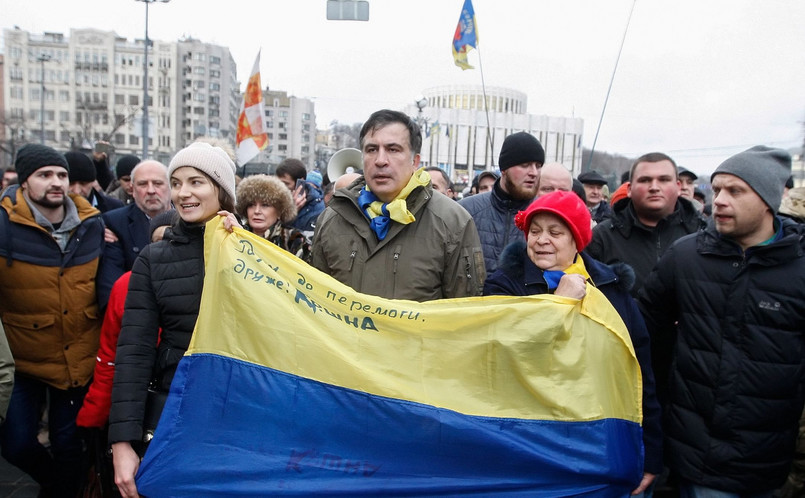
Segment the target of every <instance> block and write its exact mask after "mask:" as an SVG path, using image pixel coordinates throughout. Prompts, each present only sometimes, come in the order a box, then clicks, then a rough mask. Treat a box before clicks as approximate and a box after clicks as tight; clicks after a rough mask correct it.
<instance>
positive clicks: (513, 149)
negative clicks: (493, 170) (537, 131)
mask: <svg viewBox="0 0 805 498" xmlns="http://www.w3.org/2000/svg"><path fill="white" fill-rule="evenodd" d="M530 162H538V163H540V164H542V163H544V162H545V149H543V148H542V144H540V143H539V140H537V139H536V137H535V136H534V135H531V134H530V133H526V132H524V131H521V132H518V133H515V134H513V135H509V136H508V137H506V140H504V141H503V146H502V147H501V148H500V159H499V160H498V163H499V165H500V170H501V171H503V170H506V169H508V168H511V167H512V166H517V165H518V164H523V163H530Z"/></svg>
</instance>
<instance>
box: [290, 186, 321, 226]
mask: <svg viewBox="0 0 805 498" xmlns="http://www.w3.org/2000/svg"><path fill="white" fill-rule="evenodd" d="M305 187H306V188H305V191H306V192H307V202H305V205H304V206H302V208H301V209H300V210H299V212H298V213H297V215H296V219H295V220H293V223H291V227H293V228H295V229H297V230H299V231H300V232H312V231H313V230H315V229H316V219H317V218H318V217H319V215H320V214H321V213H322V212H324V208H325V207H326V206H325V205H324V197H323V196H322V194H321V190H319V189H317V188H316V187H314V186H313V185H311V184H309V183H307V184H305Z"/></svg>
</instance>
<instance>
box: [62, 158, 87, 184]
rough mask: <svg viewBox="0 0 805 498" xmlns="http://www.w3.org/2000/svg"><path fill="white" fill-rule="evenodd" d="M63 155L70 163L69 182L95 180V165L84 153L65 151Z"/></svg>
mask: <svg viewBox="0 0 805 498" xmlns="http://www.w3.org/2000/svg"><path fill="white" fill-rule="evenodd" d="M64 157H65V158H66V159H67V164H69V165H70V183H73V182H94V181H95V165H94V164H92V160H91V159H90V158H89V157H87V155H86V154H82V153H81V152H66V153H65V154H64Z"/></svg>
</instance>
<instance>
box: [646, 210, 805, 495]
mask: <svg viewBox="0 0 805 498" xmlns="http://www.w3.org/2000/svg"><path fill="white" fill-rule="evenodd" d="M776 223H780V221H777V222H776ZM782 223H783V225H782V235H781V237H780V238H779V239H778V240H776V241H774V242H772V243H771V244H769V245H765V246H756V247H752V248H749V249H748V250H747V251H746V252H742V251H741V248H740V247H739V246H738V245H737V244H735V243H733V242H731V241H729V240H727V239H723V238H721V237H720V236H719V235H718V233H717V232H716V231H715V229H714V228H712V227H711V228H708V229H707V230H706V231H703V232H699V233H698V234H694V235H689V236H687V237H684V238H682V239H680V240H679V241H678V242H677V243H676V244H674V245H673V246H672V247H671V248H670V249H669V250H668V251H666V253H665V255H664V256H663V258H662V259H661V260H660V263H659V264H658V265H657V269H656V270H655V271H654V272H652V273H651V275H650V276H649V278H648V280H647V281H646V285H645V287H644V288H643V289H642V290H641V292H640V308H641V311H642V312H643V315H644V317H645V319H646V324H647V326H648V329H649V332H650V333H651V344H652V352H653V362H654V368H655V374H656V376H657V388H658V392H659V394H660V395H661V398H660V400H661V401H662V402H663V405H664V417H665V426H664V429H665V435H666V444H665V447H666V462H667V464H668V465H669V467H671V468H672V469H674V470H676V471H677V472H678V473H679V475H680V477H682V478H684V479H687V480H689V481H692V482H694V483H698V484H700V485H703V486H707V487H711V488H716V489H720V490H725V491H732V492H736V493H758V492H764V491H769V490H772V489H774V488H776V487H777V486H779V485H780V484H782V483H783V481H785V478H786V475H787V473H788V468H789V465H790V463H791V458H792V456H793V452H794V443H795V442H796V439H797V430H798V421H799V418H800V415H801V414H802V407H803V382H805V305H803V303H805V239H804V238H803V235H804V234H805V231H804V230H803V227H801V226H799V225H797V224H795V223H793V222H791V221H790V220H786V221H783V222H782ZM776 226H779V225H776ZM677 321H678V325H675V323H676V322H677Z"/></svg>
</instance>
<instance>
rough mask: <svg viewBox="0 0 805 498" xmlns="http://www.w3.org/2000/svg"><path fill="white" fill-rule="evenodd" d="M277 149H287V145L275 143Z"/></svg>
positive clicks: (281, 150) (282, 150) (283, 150)
mask: <svg viewBox="0 0 805 498" xmlns="http://www.w3.org/2000/svg"><path fill="white" fill-rule="evenodd" d="M277 150H278V151H280V152H285V151H287V150H288V146H287V145H285V144H279V145H277Z"/></svg>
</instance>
